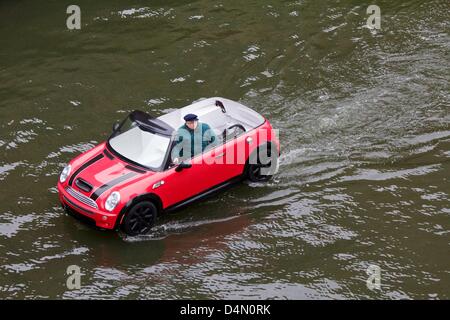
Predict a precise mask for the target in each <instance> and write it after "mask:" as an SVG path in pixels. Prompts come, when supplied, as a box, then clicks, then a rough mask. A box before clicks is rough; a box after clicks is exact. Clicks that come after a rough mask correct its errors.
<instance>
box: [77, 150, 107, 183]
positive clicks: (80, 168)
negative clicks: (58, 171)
mask: <svg viewBox="0 0 450 320" xmlns="http://www.w3.org/2000/svg"><path fill="white" fill-rule="evenodd" d="M103 157H104V156H103V154H102V153H100V154H98V155H96V156H95V157H94V158H92V159H91V160H89V161H86V162H85V163H83V165H82V166H81V167H79V168H78V169H77V171H75V172H74V173H73V174H72V176H71V177H70V179H69V186H71V185H72V183H73V180H74V179H75V178H76V177H77V175H78V174H79V173H80V172H81V171H83V170H84V169H86V168H87V167H89V166H90V165H91V164H93V163H94V162H97V161H98V160H100V159H101V158H103Z"/></svg>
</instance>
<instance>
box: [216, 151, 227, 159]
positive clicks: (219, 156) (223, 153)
mask: <svg viewBox="0 0 450 320" xmlns="http://www.w3.org/2000/svg"><path fill="white" fill-rule="evenodd" d="M224 155H225V152H222V153H220V154H218V155H217V156H216V158H222V157H223V156H224Z"/></svg>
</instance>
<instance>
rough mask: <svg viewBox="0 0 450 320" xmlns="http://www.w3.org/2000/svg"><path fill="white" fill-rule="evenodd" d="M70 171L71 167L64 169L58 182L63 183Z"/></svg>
mask: <svg viewBox="0 0 450 320" xmlns="http://www.w3.org/2000/svg"><path fill="white" fill-rule="evenodd" d="M70 171H72V167H71V165H70V164H68V165H67V166H65V167H64V169H63V171H62V172H61V174H60V175H59V182H61V183H63V182H64V181H66V180H67V177H69V174H70Z"/></svg>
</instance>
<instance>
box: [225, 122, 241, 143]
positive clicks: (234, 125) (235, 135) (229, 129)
mask: <svg viewBox="0 0 450 320" xmlns="http://www.w3.org/2000/svg"><path fill="white" fill-rule="evenodd" d="M234 128H236V129H240V130H241V131H242V132H245V131H246V130H245V128H244V126H243V125H242V124H239V123H237V124H233V125H232V126H229V127H228V128H226V129H225V130H223V133H222V136H223V141H226V140H227V136H228V132H230V131H231V130H232V129H234ZM236 129H235V133H234V137H237V136H238V135H239V131H237V130H236Z"/></svg>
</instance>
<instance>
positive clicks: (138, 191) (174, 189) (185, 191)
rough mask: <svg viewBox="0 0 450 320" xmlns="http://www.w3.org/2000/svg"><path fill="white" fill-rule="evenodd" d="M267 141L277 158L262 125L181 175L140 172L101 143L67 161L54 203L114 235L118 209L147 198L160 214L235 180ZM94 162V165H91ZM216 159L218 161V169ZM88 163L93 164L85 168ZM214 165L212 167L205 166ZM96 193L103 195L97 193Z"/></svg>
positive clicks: (266, 124)
mask: <svg viewBox="0 0 450 320" xmlns="http://www.w3.org/2000/svg"><path fill="white" fill-rule="evenodd" d="M261 131H266V132H267V134H263V135H259V134H258V133H260V132H261ZM249 137H250V138H251V139H252V142H251V143H248V142H247V139H248V138H249ZM258 139H259V140H258ZM267 141H271V142H272V143H274V144H275V145H276V147H277V149H278V150H277V151H278V153H279V142H278V140H277V138H276V137H275V136H274V135H273V131H272V127H271V125H270V123H269V122H268V121H267V120H266V121H265V122H264V123H263V124H262V125H261V126H259V127H258V128H255V129H253V130H251V131H248V132H245V133H243V134H241V135H240V136H238V137H237V138H235V139H233V140H229V141H227V142H226V143H224V144H222V145H219V146H217V147H215V148H214V149H212V150H209V151H207V152H204V153H203V154H200V155H197V156H196V157H194V158H192V159H191V164H192V167H191V168H189V169H185V170H182V171H181V172H176V171H175V168H174V167H173V168H169V169H167V170H165V171H161V172H155V171H150V170H142V168H140V167H138V166H135V165H133V164H131V163H129V162H127V161H125V160H122V159H121V158H120V157H118V156H117V155H114V151H113V150H111V149H110V147H108V143H107V142H103V143H101V144H99V145H97V146H96V147H94V148H93V149H91V150H89V151H86V152H84V153H82V154H80V155H79V156H77V157H76V158H74V159H73V160H72V161H70V163H69V164H70V165H71V166H72V171H71V173H70V175H69V177H68V178H67V180H66V181H65V182H63V183H61V182H60V181H58V185H57V188H58V192H59V199H60V201H61V203H62V204H63V206H64V207H69V208H71V209H72V210H73V211H75V212H76V213H78V214H81V215H83V216H85V217H88V218H89V219H91V220H92V221H93V222H95V225H96V226H97V227H100V228H104V229H114V228H117V227H118V226H119V224H120V219H121V218H122V214H123V213H124V212H123V211H124V208H126V206H127V205H129V204H130V203H132V201H133V199H135V198H136V197H139V196H142V195H149V194H151V195H153V196H154V197H157V199H159V200H160V205H161V208H160V209H162V211H164V210H166V209H168V208H170V207H173V206H175V205H177V204H179V203H181V202H183V201H186V200H187V199H190V198H192V197H195V196H196V195H199V194H201V193H203V192H205V191H207V190H208V189H211V188H212V187H214V186H217V185H220V184H222V183H225V182H227V181H229V180H230V179H233V178H236V177H239V176H240V175H242V174H243V171H244V166H245V160H246V159H248V157H249V155H250V154H251V153H252V152H253V151H254V150H255V149H256V148H257V147H258V146H259V145H261V144H263V143H265V142H267ZM238 146H240V147H238ZM238 148H242V149H243V150H238ZM105 150H107V151H105ZM111 155H112V156H111ZM233 155H234V157H233ZM96 157H97V158H99V159H97V160H96V161H93V160H92V159H94V160H95V159H96ZM239 157H240V158H239ZM111 158H112V159H111ZM218 159H223V161H222V163H220V161H219V160H218ZM239 160H240V161H239ZM242 160H244V161H242ZM89 161H93V162H92V163H91V164H90V165H86V163H88V162H89ZM214 161H215V163H213V164H208V163H212V162H214ZM205 162H206V163H205ZM227 162H228V163H227ZM83 166H85V167H84V168H83ZM78 178H81V179H82V180H84V181H88V182H89V183H90V184H91V186H92V190H91V191H89V192H87V191H85V190H83V189H82V188H80V187H79V186H78V185H77V183H76V181H77V179H78ZM118 180H119V182H118V183H114V185H112V186H108V184H109V183H111V182H112V181H118ZM161 181H164V183H163V184H161V185H160V186H159V187H155V184H157V183H158V182H161ZM69 187H70V188H72V189H73V190H75V191H76V192H78V193H79V194H82V195H84V196H85V197H89V198H90V199H92V198H93V199H95V200H94V201H95V203H96V205H97V206H98V208H93V207H92V206H89V205H87V204H85V202H83V201H80V200H79V199H78V198H79V197H74V196H73V194H71V193H69V192H68V188H69ZM102 190H104V192H101V191H102ZM114 191H119V192H120V195H121V200H120V203H119V204H118V205H117V206H116V207H115V209H113V210H112V211H111V212H109V211H107V210H106V209H105V201H106V198H107V197H108V196H109V195H110V194H111V193H112V192H114ZM96 193H97V194H96ZM94 194H96V196H94Z"/></svg>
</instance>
